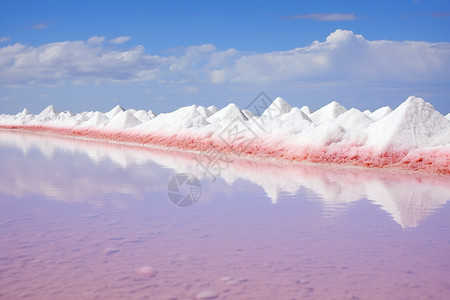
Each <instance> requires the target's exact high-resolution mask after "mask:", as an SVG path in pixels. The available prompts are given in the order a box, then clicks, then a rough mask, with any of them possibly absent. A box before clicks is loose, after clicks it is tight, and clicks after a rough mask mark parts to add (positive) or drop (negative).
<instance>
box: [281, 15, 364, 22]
mask: <svg viewBox="0 0 450 300" xmlns="http://www.w3.org/2000/svg"><path fill="white" fill-rule="evenodd" d="M284 19H286V20H299V19H307V20H316V21H352V20H355V19H356V16H355V15H354V14H353V13H348V14H303V15H294V16H290V17H286V18H284Z"/></svg>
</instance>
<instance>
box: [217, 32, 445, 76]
mask: <svg viewBox="0 0 450 300" xmlns="http://www.w3.org/2000/svg"><path fill="white" fill-rule="evenodd" d="M449 70H450V44H449V43H427V42H412V41H404V42H396V41H368V40H366V39H365V38H364V37H363V36H361V35H355V34H354V33H353V32H351V31H345V30H337V31H335V32H334V33H332V34H330V35H329V36H328V37H327V39H326V41H324V42H317V41H316V42H314V43H312V44H311V45H309V46H306V47H302V48H296V49H293V50H289V51H279V52H268V53H263V54H251V55H243V56H241V57H239V58H238V59H236V60H235V61H234V62H233V63H232V64H229V65H227V66H225V67H222V68H220V69H219V70H213V71H212V72H211V73H210V78H211V82H213V83H217V82H219V83H223V82H227V81H228V82H234V83H236V82H240V83H252V82H283V81H324V82H330V81H341V82H342V81H347V82H359V81H368V82H390V83H394V82H397V83H398V82H402V83H404V82H409V83H417V82H449V81H450V71H449Z"/></svg>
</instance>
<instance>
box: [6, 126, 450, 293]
mask: <svg viewBox="0 0 450 300" xmlns="http://www.w3.org/2000/svg"><path fill="white" fill-rule="evenodd" d="M0 165H1V168H2V171H1V172H0V298H2V299H21V298H29V299H117V298H126V299H308V298H310V299H448V297H449V295H450V279H449V278H450V204H449V202H448V201H449V200H450V183H449V178H448V176H447V177H446V176H436V175H426V174H414V173H411V174H407V173H395V172H387V171H379V170H361V169H354V168H337V167H325V166H317V165H285V164H281V163H275V162H262V161H260V162H256V161H246V160H243V159H235V160H232V161H230V162H229V163H227V165H226V166H225V167H224V168H222V169H221V170H220V172H219V173H214V174H212V172H205V169H204V168H202V167H201V166H200V165H199V160H198V159H197V158H196V157H195V155H194V154H192V153H191V154H189V153H182V152H170V151H165V150H157V149H144V148H142V147H130V146H123V145H114V144H107V143H99V142H91V141H83V140H74V139H66V138H57V137H51V136H45V135H39V134H30V133H23V132H8V131H0ZM176 174H187V175H188V176H192V175H193V176H195V177H196V178H198V179H199V180H200V184H201V190H200V191H198V190H196V191H197V193H196V194H193V197H194V198H195V199H194V200H197V198H196V197H198V201H193V205H191V206H189V207H180V206H177V205H175V204H174V203H173V202H172V201H170V199H169V196H168V188H170V185H169V182H171V180H173V178H174V176H175V175H176ZM180 178H181V179H182V178H184V177H178V179H180ZM192 178H193V177H192ZM179 183H181V182H180V181H179ZM190 191H193V190H192V189H189V187H188V188H186V185H184V186H183V187H181V188H180V190H179V194H180V195H187V194H189V192H190Z"/></svg>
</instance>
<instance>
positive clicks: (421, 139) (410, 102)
mask: <svg viewBox="0 0 450 300" xmlns="http://www.w3.org/2000/svg"><path fill="white" fill-rule="evenodd" d="M449 125H450V124H449V122H448V120H447V119H446V118H445V117H444V116H443V115H441V114H440V113H439V112H437V111H436V110H435V109H434V107H433V106H432V105H431V104H430V103H428V102H425V101H424V100H423V99H421V98H416V97H414V96H411V97H409V98H408V99H407V100H406V101H405V102H403V103H402V104H401V105H400V106H399V107H397V108H396V109H395V110H394V111H393V112H392V113H390V114H389V115H387V116H385V117H384V118H382V119H381V120H379V121H377V122H374V123H372V124H371V125H370V126H369V128H368V130H367V132H368V139H367V142H366V146H369V147H374V148H375V149H378V150H388V149H416V148H419V147H433V146H444V145H445V144H448V143H449V141H448V140H447V141H443V140H442V138H441V137H440V136H442V134H443V133H448V132H449V130H450V126H449Z"/></svg>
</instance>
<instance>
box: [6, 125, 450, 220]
mask: <svg viewBox="0 0 450 300" xmlns="http://www.w3.org/2000/svg"><path fill="white" fill-rule="evenodd" d="M0 133H1V134H0V144H2V145H10V146H14V147H17V148H19V149H22V152H23V153H24V154H25V155H32V151H31V150H32V149H38V150H39V151H40V152H42V153H43V154H44V156H45V157H47V158H48V160H32V161H33V164H34V165H33V166H27V165H23V164H20V162H19V164H17V162H10V161H5V162H2V163H3V164H4V166H3V169H4V170H8V171H7V172H2V173H1V175H0V178H1V181H2V182H4V183H6V184H4V185H2V186H1V187H2V192H3V193H5V194H10V195H13V196H16V197H22V196H25V195H32V194H41V195H45V196H47V197H52V198H57V199H61V200H68V201H75V200H78V201H89V202H92V201H93V202H94V203H95V201H99V203H95V204H98V205H102V203H101V201H102V200H101V199H97V197H95V195H98V194H99V193H101V194H124V195H132V196H134V197H137V198H142V194H143V193H145V192H146V191H150V190H152V189H153V190H160V189H161V187H162V186H166V185H167V178H168V177H166V176H161V174H157V173H156V172H157V171H156V170H155V168H140V166H143V165H145V164H148V163H156V164H158V165H160V166H162V167H164V168H166V169H172V170H174V171H175V172H177V173H191V174H194V175H196V176H197V177H199V178H205V177H206V178H208V175H205V171H204V169H202V168H201V167H200V166H199V165H198V162H197V160H195V154H194V153H190V152H180V151H169V150H167V149H154V148H151V149H150V148H144V147H140V146H139V147H135V146H133V147H129V146H124V145H119V144H111V143H99V142H92V141H87V140H77V139H72V138H61V137H53V136H47V135H41V134H34V133H24V132H8V131H0ZM58 151H60V152H69V153H70V154H71V155H74V154H82V155H87V156H88V157H89V158H90V160H91V161H92V162H94V163H95V164H98V165H101V166H100V167H96V168H90V169H89V170H91V169H92V172H93V173H89V172H88V174H89V175H88V177H86V176H87V175H86V172H81V171H80V170H82V169H83V168H84V166H80V165H77V164H76V163H77V162H76V161H71V160H69V162H71V164H70V165H69V164H68V165H65V166H59V165H58V166H57V168H55V169H54V172H53V173H48V174H52V175H53V176H52V177H51V178H45V177H43V172H41V171H40V170H41V169H42V168H49V167H52V160H51V159H52V157H53V156H54V155H55V153H58ZM110 162H113V164H111V163H110ZM100 171H102V172H103V173H98V172H100ZM159 171H160V170H159ZM96 172H97V173H96ZM152 172H153V173H152ZM46 174H47V173H46ZM220 175H221V178H222V179H223V180H224V181H225V182H227V183H229V184H233V183H234V182H235V181H236V180H238V179H244V180H248V181H250V182H253V183H255V184H257V185H259V186H261V187H262V188H263V189H264V191H265V192H266V194H267V195H268V197H270V198H271V200H272V202H273V203H276V202H277V201H278V200H279V197H280V194H291V195H294V194H296V193H297V192H298V191H299V190H300V189H302V188H303V189H306V190H308V191H310V192H312V193H314V194H316V195H317V196H318V197H319V198H320V199H321V200H322V201H323V202H324V203H325V205H326V206H327V207H329V208H333V207H341V206H342V205H345V204H348V203H351V202H355V201H358V200H360V199H362V198H365V197H366V198H368V199H370V200H371V201H373V202H374V203H376V204H378V205H380V207H381V208H382V209H383V210H385V211H386V212H387V213H389V214H390V215H391V216H392V218H393V219H394V220H395V221H396V222H397V223H399V224H400V225H401V226H402V227H415V226H418V225H419V223H420V222H421V221H422V220H423V219H425V218H426V217H427V216H428V215H430V214H431V213H432V212H433V211H434V210H436V209H437V208H439V207H440V206H442V205H444V204H445V203H446V202H447V201H448V200H449V199H450V186H449V184H448V179H449V178H448V176H445V175H433V174H426V173H413V172H409V173H402V172H390V171H386V170H372V169H359V168H349V167H346V168H340V167H333V168H330V167H327V166H323V165H317V164H309V165H306V164H301V165H300V164H287V163H274V162H267V161H250V160H244V159H237V158H235V159H234V161H233V162H231V163H230V164H229V166H228V168H226V169H225V170H222V171H221V174H220ZM89 176H90V177H89Z"/></svg>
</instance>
